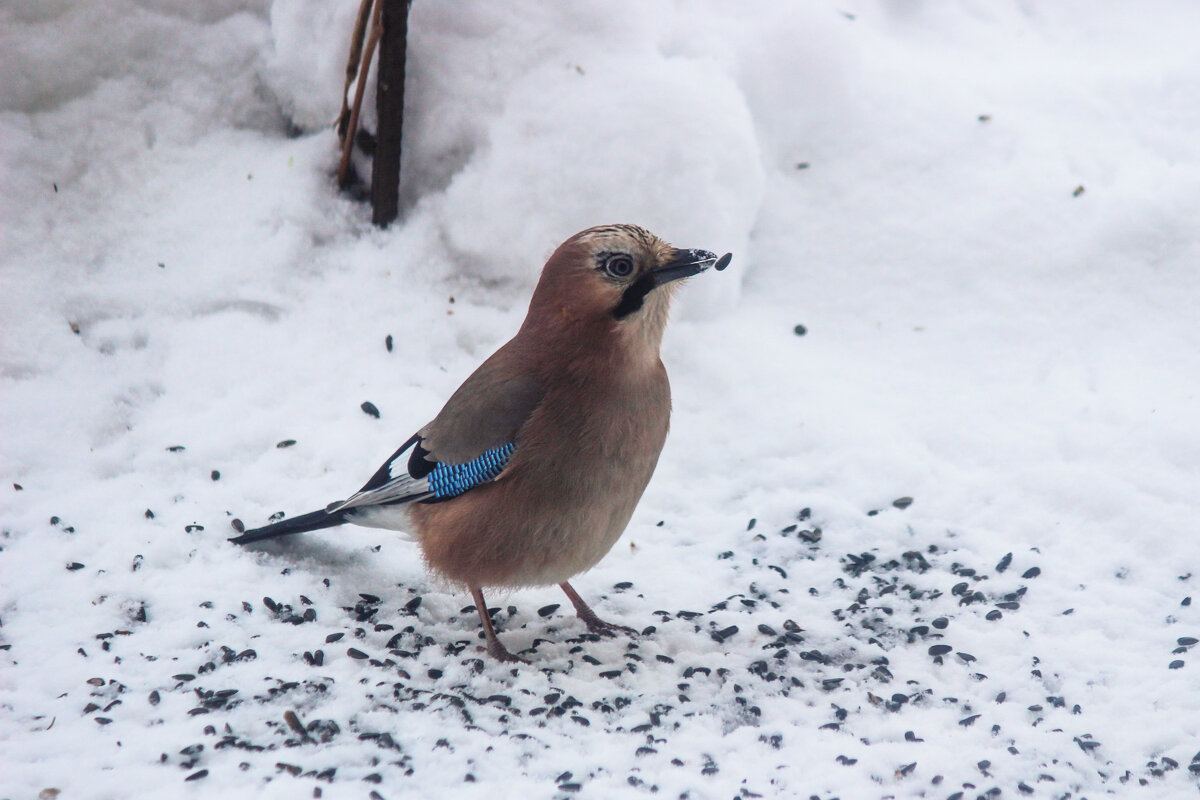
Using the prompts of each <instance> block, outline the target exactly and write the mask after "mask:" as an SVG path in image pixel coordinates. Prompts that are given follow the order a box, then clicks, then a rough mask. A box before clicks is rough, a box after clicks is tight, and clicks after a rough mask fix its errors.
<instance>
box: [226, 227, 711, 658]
mask: <svg viewBox="0 0 1200 800" xmlns="http://www.w3.org/2000/svg"><path fill="white" fill-rule="evenodd" d="M714 263H717V266H718V267H723V266H724V263H727V259H723V260H722V261H721V262H720V263H718V262H717V259H716V257H715V256H714V255H713V254H711V253H708V252H706V251H694V250H677V249H675V248H673V247H671V246H670V245H668V244H667V243H665V242H663V241H662V240H661V239H659V238H658V237H656V236H654V235H653V234H651V233H649V232H648V231H645V230H644V229H642V228H638V227H636V226H630V225H612V226H601V227H598V228H590V229H588V230H586V231H583V232H581V233H579V234H576V235H575V236H573V237H571V238H570V239H568V240H567V241H566V242H564V243H563V244H562V245H561V246H560V247H559V248H558V249H557V250H556V251H555V252H554V254H553V255H552V256H551V257H550V259H549V260H548V261H547V262H546V265H545V267H544V268H543V270H542V275H541V278H540V280H539V282H538V285H537V287H536V289H535V290H534V293H533V297H532V299H531V300H530V304H529V312H528V314H527V316H526V318H525V321H524V323H523V324H522V326H521V328H520V330H519V331H518V332H517V335H516V336H514V337H513V339H512V340H510V341H509V342H508V343H507V344H505V345H504V346H503V347H501V348H500V349H499V350H498V351H497V352H496V353H495V354H493V355H492V356H491V357H490V358H489V359H488V360H487V361H485V362H484V363H483V364H482V365H480V367H479V368H478V369H477V370H476V371H475V372H474V373H472V374H471V376H470V377H468V378H467V380H466V381H465V382H464V383H463V385H462V386H461V387H460V388H459V389H458V390H457V391H456V392H455V393H454V395H453V396H452V397H451V398H450V400H449V401H448V402H447V403H446V405H445V407H444V408H443V409H442V411H441V412H440V413H439V414H438V415H437V417H435V418H434V419H433V420H432V421H431V422H430V423H429V424H428V425H426V426H425V427H424V428H422V429H421V430H420V431H419V432H418V434H417V435H416V436H414V437H413V438H412V439H410V440H409V442H408V443H407V444H406V445H405V446H404V447H402V448H401V449H400V450H399V451H397V453H396V454H395V455H394V456H393V458H392V459H390V460H389V461H388V462H387V463H385V464H384V466H383V467H381V468H380V470H379V471H378V472H377V473H376V475H375V476H374V477H373V478H372V479H371V481H369V482H368V483H367V484H366V486H364V487H363V489H362V490H360V491H359V492H358V493H356V494H355V495H354V496H352V497H351V498H350V499H349V500H347V501H345V502H343V503H341V504H334V505H331V506H330V507H329V508H328V509H327V510H326V511H325V512H312V513H311V514H306V515H303V516H302V517H298V518H296V519H294V520H290V521H285V522H284V523H279V524H277V525H274V526H268V527H266V528H262V529H259V530H257V531H250V532H248V533H247V534H245V535H244V536H242V537H239V538H238V539H237V540H235V541H239V542H248V541H256V540H258V539H262V538H269V537H271V536H277V535H283V534H287V533H296V532H300V531H303V530H312V529H317V528H322V527H329V526H331V525H336V524H340V523H342V522H354V523H357V524H362V525H372V526H379V527H387V528H404V529H408V530H410V531H412V532H413V533H414V534H415V537H416V539H417V541H418V543H419V545H420V548H421V551H422V554H423V556H424V558H425V561H426V563H427V565H428V566H429V568H430V569H431V570H433V571H434V572H436V573H438V574H440V575H442V576H444V577H445V578H447V579H449V580H451V581H453V582H456V583H459V584H462V585H464V586H465V587H467V588H468V589H470V591H471V593H472V596H473V597H475V599H476V601H477V602H476V604H477V606H478V605H482V601H483V595H482V591H481V590H482V588H483V587H494V586H499V587H520V586H533V585H545V584H551V583H558V584H560V585H561V586H562V587H563V589H564V590H565V591H566V592H567V595H568V597H569V598H570V599H571V602H572V603H573V604H574V606H575V608H576V610H577V612H578V613H579V616H580V617H581V618H582V619H583V620H584V621H585V622H586V623H587V625H588V627H589V628H590V629H592V630H594V631H598V632H604V633H611V632H613V631H614V630H616V629H617V626H612V625H609V624H607V623H604V622H603V621H601V620H600V619H599V618H597V617H596V615H595V614H594V613H593V612H592V610H591V609H590V608H588V607H587V605H586V604H585V603H584V602H583V600H582V599H581V598H579V595H578V594H577V593H576V592H575V591H574V589H573V588H572V587H571V586H570V584H569V583H567V581H568V579H569V578H571V577H572V576H574V575H577V574H579V573H580V572H583V571H585V570H587V569H589V568H590V567H592V566H593V565H595V564H596V563H597V562H598V561H599V560H600V559H601V558H603V557H604V555H605V554H606V553H607V552H608V551H609V550H610V549H611V548H612V546H613V544H615V543H616V541H617V540H618V538H619V537H620V536H621V533H622V532H623V531H624V530H625V527H626V525H627V524H628V523H629V519H630V517H631V516H632V514H633V511H634V509H635V508H636V506H637V503H638V501H639V500H640V499H641V496H642V493H643V492H644V491H645V488H646V485H647V484H648V483H649V481H650V477H651V475H652V474H653V473H654V468H655V465H656V464H657V462H658V456H659V453H660V452H661V450H662V447H663V443H664V442H665V440H666V436H667V429H668V427H669V422H670V413H671V392H670V385H669V383H668V381H667V373H666V369H665V368H664V367H663V364H662V361H661V359H660V358H659V346H660V344H661V341H662V334H663V329H664V327H665V325H666V321H667V311H668V307H669V304H670V295H671V292H672V291H673V290H674V288H675V286H677V285H678V284H677V283H675V282H674V281H676V280H678V279H679V278H683V277H688V276H690V275H694V274H696V273H698V272H701V271H703V270H704V269H707V268H708V267H709V266H712V265H713V264H714ZM410 448H411V453H410V452H409V450H410ZM406 458H407V466H405V465H404V459H406ZM489 459H490V460H489ZM455 465H465V466H455ZM489 469H491V470H492V471H490V472H488V471H487V470H489ZM454 470H459V472H454ZM463 470H465V472H463ZM494 473H495V474H494ZM447 476H450V477H447ZM439 481H440V482H439ZM456 481H457V482H456ZM446 487H450V488H446ZM455 492H458V493H457V494H455ZM322 514H324V515H325V516H322ZM479 611H480V616H481V620H482V622H483V625H484V630H485V633H486V634H487V639H488V651H489V653H491V654H492V655H493V656H495V657H497V658H500V659H502V660H516V657H515V656H512V655H511V654H510V653H509V652H508V651H507V650H506V649H505V648H504V646H503V645H502V644H501V643H500V641H499V639H498V638H496V635H495V631H494V630H493V628H492V625H491V621H490V619H488V617H487V614H486V610H485V609H483V608H480V609H479ZM623 630H627V629H623Z"/></svg>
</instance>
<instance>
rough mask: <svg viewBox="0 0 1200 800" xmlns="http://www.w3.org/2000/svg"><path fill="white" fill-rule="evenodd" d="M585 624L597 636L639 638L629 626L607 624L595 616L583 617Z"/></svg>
mask: <svg viewBox="0 0 1200 800" xmlns="http://www.w3.org/2000/svg"><path fill="white" fill-rule="evenodd" d="M582 619H583V622H584V624H585V625H587V629H588V630H589V631H591V632H592V633H594V634H596V635H597V636H606V637H609V638H611V637H614V636H618V635H620V634H624V635H626V636H637V633H638V632H637V631H636V630H634V629H633V628H630V627H629V626H627V625H617V624H615V623H612V622H605V621H604V620H602V619H600V618H599V617H597V616H596V615H595V614H593V615H591V616H590V617H582Z"/></svg>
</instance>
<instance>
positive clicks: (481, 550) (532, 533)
mask: <svg viewBox="0 0 1200 800" xmlns="http://www.w3.org/2000/svg"><path fill="white" fill-rule="evenodd" d="M635 377H636V376H635ZM624 378H625V379H624V380H619V381H611V382H602V381H593V382H592V383H591V385H587V384H584V385H578V386H570V385H567V386H562V387H558V389H555V388H551V389H550V390H548V391H547V392H546V395H545V397H544V400H543V402H542V403H541V405H539V407H538V408H537V409H536V410H535V411H534V413H533V414H532V415H531V417H530V419H529V420H528V422H527V423H526V424H525V426H524V427H523V428H522V429H521V431H520V433H519V434H518V441H517V447H516V451H515V452H514V454H513V457H512V460H511V461H510V462H509V465H508V468H507V469H506V470H505V471H504V472H503V473H502V474H501V475H500V477H499V478H498V479H497V480H496V481H495V482H493V483H491V484H487V485H484V486H481V487H479V488H477V489H475V490H472V491H471V492H468V493H467V494H464V495H462V496H461V497H459V498H455V499H454V500H451V501H448V502H445V503H438V504H433V505H429V506H424V507H422V508H414V509H413V512H414V514H413V516H414V519H415V521H416V523H417V527H418V538H419V540H420V541H421V543H422V548H423V550H424V552H425V555H426V558H427V560H428V561H429V564H430V566H431V567H433V568H434V569H435V570H437V571H439V572H441V573H443V574H445V575H446V576H447V577H450V578H452V579H454V580H458V581H461V582H464V583H468V584H471V585H477V586H479V585H506V586H523V585H540V584H548V583H557V582H560V581H563V580H567V579H568V578H569V577H571V576H572V575H575V574H577V573H579V572H582V571H583V570H586V569H588V568H590V567H592V566H593V565H595V563H596V562H598V561H599V560H600V559H601V558H602V557H603V556H604V555H605V554H606V553H607V552H608V551H609V549H611V548H612V546H613V544H614V543H615V542H616V541H617V539H618V538H620V535H621V533H622V532H623V531H624V530H625V527H626V525H627V524H628V523H629V519H630V517H631V516H632V515H633V511H634V509H635V508H636V506H637V503H638V501H639V500H640V499H641V496H642V493H643V492H644V491H645V488H646V485H647V484H648V483H649V481H650V477H651V475H652V474H653V472H654V468H655V466H656V464H657V463H658V456H659V453H660V452H661V451H662V447H663V444H664V442H665V440H666V436H667V429H668V427H669V423H670V409H671V400H670V387H669V384H668V383H667V379H666V372H665V370H663V369H662V366H661V363H659V364H658V369H656V370H651V371H648V372H647V373H646V374H645V375H643V376H641V379H640V380H632V379H629V376H624Z"/></svg>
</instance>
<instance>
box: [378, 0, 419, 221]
mask: <svg viewBox="0 0 1200 800" xmlns="http://www.w3.org/2000/svg"><path fill="white" fill-rule="evenodd" d="M378 1H379V2H381V3H382V4H383V34H382V35H381V36H380V38H379V72H378V76H379V77H378V88H377V90H376V94H375V108H376V110H377V111H378V114H379V128H378V130H377V131H376V134H375V159H374V165H373V166H372V168H371V206H372V207H373V212H372V217H371V221H372V222H374V223H375V224H376V225H378V226H380V227H381V228H382V227H387V225H388V224H389V223H390V222H392V221H393V220H395V219H396V216H397V215H398V214H399V213H400V143H401V138H402V134H403V130H404V61H405V55H406V53H407V50H408V9H409V7H410V6H411V5H412V0H378Z"/></svg>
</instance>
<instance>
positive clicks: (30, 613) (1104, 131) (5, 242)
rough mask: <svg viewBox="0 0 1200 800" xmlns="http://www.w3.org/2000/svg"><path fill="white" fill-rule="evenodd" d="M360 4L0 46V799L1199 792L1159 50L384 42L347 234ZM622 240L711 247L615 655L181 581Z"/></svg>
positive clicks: (552, 623)
mask: <svg viewBox="0 0 1200 800" xmlns="http://www.w3.org/2000/svg"><path fill="white" fill-rule="evenodd" d="M356 5H357V4H356V3H353V2H349V1H348V0H338V2H323V1H322V2H318V0H294V1H293V2H283V1H282V0H280V2H277V3H275V4H268V3H267V2H265V0H258V2H255V1H254V0H220V1H219V2H208V3H204V4H195V3H187V2H183V1H182V0H137V1H136V2H135V0H87V1H86V2H80V1H75V2H73V1H72V0H57V2H50V3H47V2H34V1H33V0H27V1H26V0H21V1H19V2H17V3H15V4H7V5H6V6H4V7H3V8H0V52H2V53H3V55H2V56H0V170H2V172H0V185H2V186H3V192H2V193H0V225H2V227H0V237H2V239H0V326H2V328H0V368H2V372H0V392H2V394H0V471H2V472H3V480H4V488H3V489H2V490H0V546H2V548H3V549H2V551H0V648H2V649H0V742H2V744H0V798H11V799H12V800H17V799H18V798H32V797H43V798H52V797H55V796H57V797H61V798H63V800H68V799H69V798H93V797H94V798H149V797H155V798H157V797H163V796H188V797H191V796H196V797H218V796H227V797H245V796H262V797H280V798H282V797H287V798H293V797H308V796H323V797H334V798H341V797H347V798H367V797H371V798H375V797H384V798H388V799H389V800H391V799H392V798H397V797H414V798H415V797H449V796H453V797H463V798H471V797H487V798H498V797H554V796H577V797H591V798H609V797H616V796H622V797H624V796H629V797H643V796H646V797H648V796H652V795H654V796H659V797H669V798H676V797H689V798H732V797H747V798H748V797H755V796H764V797H801V798H809V797H817V798H820V799H821V800H828V799H829V798H832V797H839V798H842V799H843V800H850V799H851V798H875V797H933V798H954V797H963V798H974V797H977V796H983V797H987V798H994V797H1023V796H1031V797H1070V798H1080V797H1092V798H1094V797H1097V796H1102V795H1116V796H1131V797H1146V798H1170V797H1193V796H1195V794H1196V792H1197V780H1198V776H1200V761H1198V760H1196V759H1197V757H1200V753H1198V752H1197V751H1200V689H1197V682H1196V676H1195V673H1196V669H1197V664H1195V663H1194V660H1193V659H1192V658H1191V657H1190V652H1189V651H1190V649H1191V648H1192V646H1193V645H1194V644H1195V643H1196V638H1197V637H1200V612H1198V610H1197V606H1198V605H1200V603H1193V602H1192V597H1193V596H1195V595H1197V594H1198V593H1200V592H1198V591H1197V589H1198V585H1200V532H1198V531H1197V525H1196V519H1197V516H1198V514H1200V467H1198V466H1197V465H1198V464H1200V402H1198V399H1197V391H1198V389H1200V315H1198V314H1197V308H1200V277H1198V276H1197V271H1196V268H1197V265H1198V264H1200V232H1198V231H1200V229H1198V227H1197V223H1196V221H1197V220H1198V219H1200V190H1198V189H1197V187H1198V186H1200V137H1198V136H1197V131H1198V130H1200V62H1198V61H1197V59H1196V57H1195V41H1194V39H1195V36H1194V32H1195V31H1196V30H1197V29H1200V28H1198V26H1200V8H1197V7H1196V6H1195V4H1192V3H1187V2H1165V1H1164V2H1147V3H1139V4H1121V3H1099V4H1097V3H1088V2H1082V0H1071V1H1070V2H1060V3H1044V4H1032V3H1024V2H1011V3H1009V2H977V1H973V0H961V1H960V2H953V3H936V4H935V3H929V4H921V3H900V2H884V1H882V0H880V1H879V2H873V1H872V0H862V1H861V2H850V3H841V2H815V3H807V4H802V5H801V4H793V3H787V2H779V3H768V2H761V3H751V4H738V3H720V2H715V1H714V2H703V1H701V0H696V1H695V2H678V3H653V2H651V3H647V2H624V3H614V2H592V3H571V4H557V3H553V4H552V3H535V2H524V3H515V4H504V5H505V7H504V8H501V7H500V5H499V4H493V3H488V2H482V0H477V1H475V2H463V3H454V4H439V3H427V2H422V0H417V2H416V4H415V7H414V9H413V13H412V22H411V44H410V47H411V49H410V80H409V86H408V91H409V95H408V99H409V112H408V113H409V115H410V116H409V125H408V127H407V128H406V132H405V137H406V138H405V146H406V148H407V149H406V151H405V165H404V170H405V172H404V180H405V183H406V190H405V206H406V210H405V212H404V216H403V219H402V220H401V222H400V223H398V224H397V225H395V226H393V227H392V228H391V229H389V230H387V231H382V232H381V231H378V230H375V229H373V228H372V227H371V226H370V225H369V223H368V219H369V212H368V210H367V209H366V208H365V207H363V206H361V205H358V204H356V203H354V202H352V201H351V200H348V199H346V198H344V197H340V196H339V195H338V194H337V193H336V192H334V191H333V189H332V182H331V178H330V175H331V171H332V169H333V166H334V163H335V158H336V156H335V154H334V152H333V141H332V138H333V137H332V134H331V133H330V131H329V130H328V122H329V120H331V119H332V117H333V116H334V114H335V113H336V111H337V107H338V103H339V100H338V90H339V88H340V81H341V77H340V72H341V69H342V58H343V51H344V47H345V42H346V40H347V37H348V27H349V25H350V20H351V18H352V16H353V14H354V7H355V6H356ZM625 221H628V222H636V223H640V224H643V225H645V226H646V227H649V228H651V229H652V230H654V231H656V232H657V233H659V234H660V235H662V236H663V237H664V238H667V239H668V240H670V241H672V242H673V243H675V244H677V245H679V246H686V247H703V248H707V249H711V250H716V251H718V252H724V251H726V250H731V251H733V252H734V254H735V262H734V264H735V268H734V269H731V270H729V271H727V272H726V273H722V274H720V275H716V274H711V275H705V276H703V277H702V278H700V279H697V280H695V281H692V282H691V285H689V286H688V287H687V288H686V290H684V291H683V292H681V293H680V294H681V300H682V302H681V304H680V307H679V308H678V312H677V313H676V315H675V316H676V319H675V321H674V323H673V324H672V327H671V329H670V330H669V331H668V338H667V342H666V344H665V347H664V359H665V361H666V362H667V365H668V369H669V370H670V373H671V377H672V383H673V388H674V395H675V414H674V418H673V431H672V435H671V438H670V440H669V441H668V445H667V448H666V450H665V452H664V454H663V457H662V459H661V461H660V466H659V470H658V473H657V475H656V477H655V479H654V481H653V482H652V483H651V485H650V488H649V490H648V491H647V493H646V496H645V498H644V500H643V502H642V504H641V507H640V508H639V511H638V513H637V514H636V516H635V518H634V521H633V522H632V524H631V525H630V528H629V530H628V532H627V533H626V536H625V538H624V539H623V540H622V542H621V543H619V544H618V546H617V547H616V548H615V549H614V551H613V552H612V553H611V554H610V555H609V557H608V558H607V559H606V560H605V561H603V562H602V563H601V564H600V565H599V566H598V567H597V568H596V569H594V570H593V571H592V572H590V573H588V574H586V575H584V576H581V577H579V578H578V579H577V581H576V586H577V588H579V590H580V591H581V592H582V593H583V594H584V595H585V597H587V598H588V599H590V600H592V601H594V605H595V607H596V609H597V611H598V612H599V613H600V614H601V615H602V616H607V617H610V618H614V619H619V620H620V621H622V622H624V623H626V624H630V625H633V626H634V627H636V628H639V629H644V631H643V634H642V635H641V636H639V637H637V638H636V639H633V640H629V639H616V640H604V641H592V640H591V639H590V638H589V637H587V636H585V635H583V634H582V631H583V629H582V626H581V625H580V624H579V623H578V621H577V620H576V619H575V618H574V617H573V616H572V615H570V614H569V613H567V610H568V609H569V605H567V604H566V603H565V601H564V598H563V597H562V595H561V594H560V593H559V592H558V591H557V590H555V589H543V590H529V591H521V592H513V593H511V594H509V595H507V596H504V595H496V596H494V597H493V598H491V599H492V600H493V602H494V604H495V605H496V606H497V607H498V608H499V612H498V614H497V619H498V621H499V622H500V624H501V628H502V632H501V636H502V638H504V640H505V641H506V642H507V643H508V645H509V647H510V648H512V649H514V650H519V649H523V648H532V652H530V653H529V654H528V655H529V656H530V658H531V659H532V660H533V662H534V666H533V667H529V668H521V669H516V670H514V669H512V668H511V667H507V666H501V665H498V664H495V663H490V662H487V661H484V660H482V654H481V652H480V650H479V646H480V641H479V638H478V621H477V619H476V617H475V614H474V613H473V612H472V611H470V610H469V609H468V608H467V606H468V604H469V602H470V599H469V597H468V596H466V595H465V594H463V593H462V592H459V591H454V590H453V589H451V588H450V587H446V586H444V585H440V584H439V583H438V582H436V581H435V580H434V579H431V578H430V577H428V576H427V575H426V574H425V573H424V572H423V570H422V568H421V565H420V562H419V559H418V557H417V554H416V551H415V548H414V547H413V545H411V544H410V543H407V542H405V541H403V540H401V539H399V538H397V537H395V536H393V535H389V534H386V533H384V532H380V531H374V530H368V529H339V530H336V531H329V532H324V533H320V534H311V535H307V536H304V537H302V538H298V539H295V540H292V541H286V542H280V543H277V544H271V545H269V546H265V547H263V548H261V549H259V550H244V549H239V548H237V547H234V546H231V545H229V544H227V543H226V542H225V539H226V537H227V536H229V535H232V533H233V531H232V529H231V527H230V522H231V519H232V518H234V517H237V518H240V519H242V520H244V521H245V522H246V524H247V525H258V524H261V523H263V522H264V521H265V520H266V519H267V518H268V517H269V516H270V515H271V514H273V513H275V512H277V511H286V512H287V513H289V514H295V513H299V512H302V511H307V510H310V509H311V508H315V507H319V506H321V505H323V504H324V503H326V502H328V501H330V500H334V499H338V498H341V497H344V496H346V494H347V493H348V492H350V491H352V490H354V489H355V488H357V487H358V486H359V485H360V484H361V483H362V482H363V481H364V480H365V479H366V478H367V477H368V476H369V475H370V474H371V473H372V472H373V471H374V469H375V467H376V466H377V465H378V463H379V462H381V461H382V460H383V459H384V458H385V457H386V456H387V455H389V454H390V453H391V451H392V450H393V449H394V447H395V446H396V444H398V443H399V442H401V441H403V440H404V439H405V438H407V437H408V435H409V434H410V433H411V432H412V431H413V430H414V429H415V428H416V427H418V426H419V425H421V424H423V423H424V422H425V421H426V420H427V419H428V418H429V417H431V416H432V414H433V413H434V412H436V410H437V409H438V408H439V407H440V404H441V402H443V401H444V400H445V398H446V397H447V396H448V395H449V393H450V392H451V391H452V390H453V389H454V388H455V387H456V386H457V385H458V383H459V381H461V380H462V378H464V377H465V376H466V375H467V374H468V373H469V372H470V371H471V370H472V369H473V368H474V366H475V365H476V364H477V363H478V362H479V361H480V360H481V359H483V358H484V357H486V356H487V355H488V354H489V353H490V352H491V351H492V350H493V349H494V348H495V347H497V346H498V345H499V344H500V343H502V342H503V341H504V340H505V339H506V338H507V337H508V336H509V335H511V333H512V332H513V331H514V330H515V328H516V326H517V325H518V323H519V321H520V319H521V317H522V315H523V312H524V304H525V302H526V300H527V298H528V294H529V291H530V289H531V287H532V284H533V281H534V280H535V278H536V275H537V271H538V269H539V267H540V264H541V260H542V258H544V256H545V255H546V254H547V253H548V252H549V251H550V250H551V249H552V248H553V247H554V246H555V245H556V244H557V243H558V242H559V241H560V240H562V239H563V238H565V237H566V236H568V235H570V234H571V233H574V232H575V231H576V230H578V229H580V228H583V227H586V226H588V225H591V224H598V223H604V222H625ZM798 325H800V326H803V327H802V328H797V327H796V326H798ZM800 332H803V333H802V335H800ZM389 335H390V336H391V337H392V338H393V341H394V343H395V348H394V350H393V351H391V352H389V351H388V350H387V349H386V348H385V346H384V341H385V337H387V336H389ZM364 401H371V402H372V403H374V404H375V405H376V406H377V407H378V408H379V410H380V412H381V416H380V418H379V419H375V418H372V417H370V416H368V415H366V414H364V413H363V412H362V410H361V409H360V404H362V403H363V402H364ZM286 440H294V441H295V444H294V445H293V446H290V447H279V446H277V443H279V442H283V441H286ZM904 498H911V500H912V502H911V504H908V503H907V502H906V500H904ZM564 606H566V608H564ZM56 792H57V794H56Z"/></svg>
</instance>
